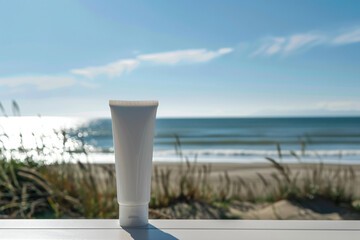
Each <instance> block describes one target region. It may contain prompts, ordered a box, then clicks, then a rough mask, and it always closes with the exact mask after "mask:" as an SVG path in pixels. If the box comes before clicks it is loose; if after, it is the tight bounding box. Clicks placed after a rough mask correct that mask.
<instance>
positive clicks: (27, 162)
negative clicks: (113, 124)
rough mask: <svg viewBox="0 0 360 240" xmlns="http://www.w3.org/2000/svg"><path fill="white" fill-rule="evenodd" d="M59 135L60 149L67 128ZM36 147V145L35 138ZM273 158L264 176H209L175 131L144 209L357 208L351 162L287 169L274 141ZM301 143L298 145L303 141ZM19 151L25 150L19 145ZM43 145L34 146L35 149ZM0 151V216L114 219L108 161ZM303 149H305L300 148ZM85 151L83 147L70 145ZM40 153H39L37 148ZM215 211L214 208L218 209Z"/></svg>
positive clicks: (111, 171)
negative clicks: (300, 204)
mask: <svg viewBox="0 0 360 240" xmlns="http://www.w3.org/2000/svg"><path fill="white" fill-rule="evenodd" d="M60 135H62V136H63V143H64V149H65V150H66V147H65V146H66V145H67V144H66V142H67V141H68V139H67V138H66V134H64V133H60ZM40 145H41V144H40ZM277 149H278V159H273V158H268V157H266V159H267V161H268V162H269V163H270V164H271V166H272V168H273V171H272V173H271V174H270V175H269V176H264V175H263V174H261V173H259V172H257V173H255V176H254V177H253V178H252V180H249V179H245V178H243V176H241V175H235V176H234V175H230V174H229V173H228V171H227V170H225V171H223V172H222V173H219V174H218V180H217V181H213V180H212V181H210V180H209V179H210V176H211V177H212V178H213V176H214V173H213V172H212V165H211V164H204V163H198V162H197V157H196V156H195V157H194V159H189V157H188V156H185V155H184V154H183V151H182V148H181V141H180V139H179V138H178V137H176V144H175V150H176V153H177V155H178V156H179V163H178V164H177V166H176V168H175V169H176V173H174V172H173V171H174V167H173V168H167V167H165V168H164V167H161V165H157V164H155V165H154V168H153V177H152V184H151V200H150V208H151V214H152V216H155V217H159V218H167V217H168V215H166V214H164V213H163V212H161V211H159V210H161V209H164V208H167V207H171V206H174V205H177V204H186V205H189V206H191V205H192V204H194V203H196V204H199V203H200V204H207V206H210V207H216V208H220V209H226V208H227V207H228V206H229V205H230V204H231V203H232V202H239V201H240V202H253V203H261V202H277V201H280V200H284V199H287V200H291V201H304V200H311V199H318V198H321V199H326V200H329V201H332V202H334V203H335V204H342V205H344V204H346V206H348V207H349V208H352V209H353V210H354V211H358V210H359V209H360V207H359V205H360V204H353V203H358V202H359V199H360V198H359V196H358V195H357V194H358V192H357V193H356V192H355V191H354V189H356V188H357V185H356V184H357V178H358V176H357V175H356V172H355V171H354V169H353V168H352V166H350V165H349V166H347V165H333V166H331V167H329V166H327V167H325V165H324V164H323V163H321V162H319V163H318V164H305V163H303V162H302V161H301V156H298V155H296V154H295V153H294V152H292V155H293V157H294V158H296V159H297V160H298V162H299V163H298V164H300V165H301V166H302V167H301V168H300V169H299V168H298V169H292V166H293V165H291V164H284V163H281V158H282V152H281V148H280V145H278V146H277ZM304 149H305V147H304ZM18 150H21V151H23V152H26V151H27V150H26V149H25V148H24V147H23V146H20V147H19V149H18ZM42 150H43V149H41V148H39V149H37V152H38V153H39V152H40V153H41V151H42ZM5 151H6V149H0V217H1V218H116V217H117V216H118V203H117V200H116V180H115V170H114V166H113V165H110V164H108V165H106V164H90V163H81V162H80V161H77V163H76V164H74V163H68V162H66V161H58V162H56V163H54V164H45V163H44V161H35V160H33V157H32V155H31V153H30V152H29V154H27V155H26V156H27V157H26V158H25V159H24V160H22V161H20V160H17V159H15V158H14V157H10V158H9V157H7V155H6V154H4V153H5ZM304 151H305V150H304ZM69 152H71V153H72V154H73V156H74V158H75V156H77V155H76V154H75V153H82V154H85V155H87V150H86V149H85V148H84V147H83V145H81V144H80V145H79V149H72V150H71V151H69ZM41 154H45V153H41ZM219 216H220V217H221V216H222V215H221V214H220V215H219Z"/></svg>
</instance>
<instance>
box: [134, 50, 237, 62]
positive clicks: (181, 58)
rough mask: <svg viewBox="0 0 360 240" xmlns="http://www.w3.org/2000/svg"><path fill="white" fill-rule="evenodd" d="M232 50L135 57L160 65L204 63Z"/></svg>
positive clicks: (177, 52) (179, 52)
mask: <svg viewBox="0 0 360 240" xmlns="http://www.w3.org/2000/svg"><path fill="white" fill-rule="evenodd" d="M232 51H233V49H232V48H221V49H219V50H218V51H208V50H206V49H190V50H178V51H171V52H162V53H153V54H143V55H139V56H137V58H138V59H139V60H141V61H150V62H154V63H162V64H176V63H179V62H189V63H196V62H206V61H209V60H212V59H214V58H217V57H220V56H221V55H224V54H227V53H230V52H232Z"/></svg>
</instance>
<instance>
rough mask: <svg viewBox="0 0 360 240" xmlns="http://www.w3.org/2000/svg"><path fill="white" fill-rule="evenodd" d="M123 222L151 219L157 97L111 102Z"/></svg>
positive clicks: (143, 222) (130, 224)
mask: <svg viewBox="0 0 360 240" xmlns="http://www.w3.org/2000/svg"><path fill="white" fill-rule="evenodd" d="M109 105H110V109H111V118H112V131H113V139H114V150H115V168H116V186H117V199H118V202H119V205H120V206H119V211H120V212H119V217H120V225H121V226H124V227H136V226H143V225H146V224H147V223H148V204H149V201H150V187H151V172H152V156H153V142H154V127H155V118H156V110H157V106H158V102H157V101H117V100H110V102H109Z"/></svg>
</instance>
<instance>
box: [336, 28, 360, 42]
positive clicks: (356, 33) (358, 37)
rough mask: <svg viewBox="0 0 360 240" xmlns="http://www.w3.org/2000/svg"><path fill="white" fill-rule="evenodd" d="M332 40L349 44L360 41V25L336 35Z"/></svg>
mask: <svg viewBox="0 0 360 240" xmlns="http://www.w3.org/2000/svg"><path fill="white" fill-rule="evenodd" d="M332 42H333V43H334V44H349V43H356V42H360V27H359V28H356V29H354V30H352V31H349V32H346V33H343V34H341V35H339V36H337V37H335V39H334V40H333V41H332Z"/></svg>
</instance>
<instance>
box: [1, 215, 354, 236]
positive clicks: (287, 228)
mask: <svg viewBox="0 0 360 240" xmlns="http://www.w3.org/2000/svg"><path fill="white" fill-rule="evenodd" d="M0 239H117V240H118V239H160V240H161V239H168V240H172V239H221V240H226V239H265V240H268V239H277V240H281V239H286V240H292V239H294V240H296V239H301V240H310V239H319V240H322V239H325V240H332V239H341V240H352V239H354V240H355V239H356V240H360V221H309V220H307V221H306V220H305V221H295V220H292V221H284V220H279V221H276V220H268V221H267V220H150V224H149V226H147V227H144V228H138V229H124V228H120V226H119V222H118V220H0Z"/></svg>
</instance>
